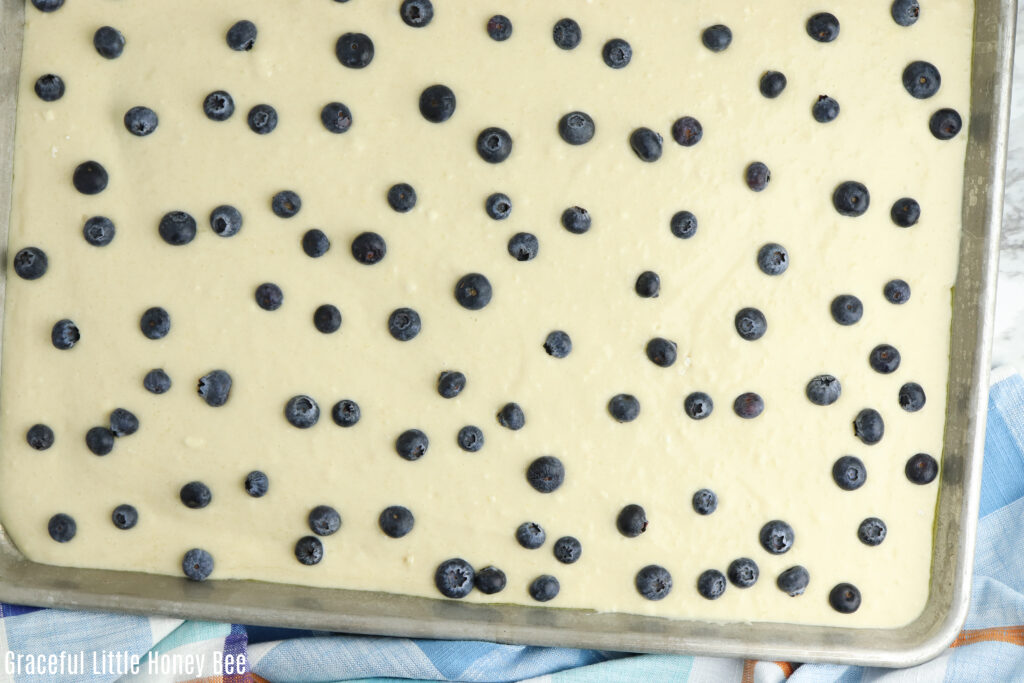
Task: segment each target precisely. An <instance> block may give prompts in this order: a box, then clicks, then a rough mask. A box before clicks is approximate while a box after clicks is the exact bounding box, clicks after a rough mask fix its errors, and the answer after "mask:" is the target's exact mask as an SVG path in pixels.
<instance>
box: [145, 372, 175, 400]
mask: <svg viewBox="0 0 1024 683" xmlns="http://www.w3.org/2000/svg"><path fill="white" fill-rule="evenodd" d="M142 386H143V387H145V388H146V391H148V392H150V393H153V394H165V393H167V392H168V391H170V389H171V377H170V375H168V374H167V373H166V372H164V371H163V370H162V369H160V368H155V369H153V370H150V371H149V372H147V373H146V376H145V377H143V378H142Z"/></svg>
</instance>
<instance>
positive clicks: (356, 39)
mask: <svg viewBox="0 0 1024 683" xmlns="http://www.w3.org/2000/svg"><path fill="white" fill-rule="evenodd" d="M334 54H336V55H337V56H338V61H339V62H341V63H342V65H343V66H347V67H348V68H350V69H362V68H363V67H365V66H366V65H368V64H369V63H370V62H372V61H373V41H372V40H370V36H368V35H366V34H365V33H344V34H342V35H341V37H340V38H338V42H337V44H336V45H335V46H334Z"/></svg>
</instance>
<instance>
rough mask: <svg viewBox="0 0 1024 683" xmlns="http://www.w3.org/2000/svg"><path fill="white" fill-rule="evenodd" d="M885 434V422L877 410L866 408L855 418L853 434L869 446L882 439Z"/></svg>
mask: <svg viewBox="0 0 1024 683" xmlns="http://www.w3.org/2000/svg"><path fill="white" fill-rule="evenodd" d="M884 434H885V422H883V421H882V416H881V415H879V414H878V411H877V410H874V409H872V408H865V409H864V410H862V411H860V412H859V413H857V417H855V418H854V419H853V435H854V436H856V437H857V438H858V439H860V440H861V442H862V443H864V444H866V445H868V446H871V445H874V444H876V443H878V442H879V441H881V440H882V436H883V435H884Z"/></svg>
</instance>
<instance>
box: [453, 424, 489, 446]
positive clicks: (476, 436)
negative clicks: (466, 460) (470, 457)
mask: <svg viewBox="0 0 1024 683" xmlns="http://www.w3.org/2000/svg"><path fill="white" fill-rule="evenodd" d="M455 441H456V442H457V443H458V444H459V448H461V449H462V450H464V451H466V452H467V453H476V452H477V451H479V450H480V449H481V448H483V447H484V433H483V431H482V430H481V429H480V428H479V427H474V426H473V425H466V426H465V427H463V428H462V429H460V430H459V434H458V436H457V437H456V438H455Z"/></svg>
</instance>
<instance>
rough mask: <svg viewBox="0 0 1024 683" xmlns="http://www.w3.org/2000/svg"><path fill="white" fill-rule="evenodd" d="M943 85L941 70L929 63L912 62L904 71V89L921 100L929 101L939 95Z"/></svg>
mask: <svg viewBox="0 0 1024 683" xmlns="http://www.w3.org/2000/svg"><path fill="white" fill-rule="evenodd" d="M941 85H942V77H941V76H940V75H939V70H938V69H936V68H935V65H934V64H931V63H929V62H922V61H916V62H911V63H910V64H907V68H905V69H904V70H903V87H904V88H906V89H907V92H908V93H910V94H911V95H912V96H913V97H916V98H917V99H919V100H925V99H928V98H929V97H931V96H932V95H934V94H935V93H937V92H938V91H939V86H941Z"/></svg>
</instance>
